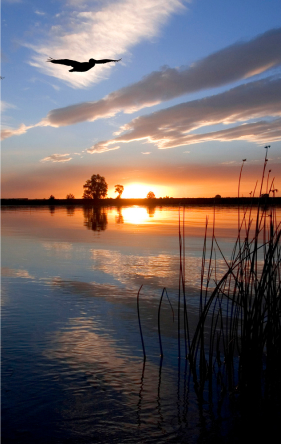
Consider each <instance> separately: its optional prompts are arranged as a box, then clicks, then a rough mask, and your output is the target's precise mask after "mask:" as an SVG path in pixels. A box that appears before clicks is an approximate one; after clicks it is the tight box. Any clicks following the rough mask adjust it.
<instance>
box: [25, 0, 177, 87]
mask: <svg viewBox="0 0 282 444" xmlns="http://www.w3.org/2000/svg"><path fill="white" fill-rule="evenodd" d="M76 3H77V2H76ZM183 3H184V2H183V1H182V0H143V1H142V2H140V1H139V0H123V1H118V2H116V1H112V2H111V3H108V4H107V6H105V7H104V8H102V9H97V3H96V2H92V3H91V6H88V7H87V8H86V9H84V10H83V11H79V12H77V11H74V12H73V13H72V14H70V15H68V16H67V17H66V16H65V14H62V16H61V15H59V16H58V19H59V20H61V21H60V24H58V25H54V26H52V28H51V29H50V34H49V37H48V39H47V40H46V41H45V43H43V44H41V45H33V44H27V45H26V46H28V47H29V48H31V49H32V50H33V51H34V52H35V53H36V54H35V55H34V56H33V57H32V60H31V61H30V64H31V65H32V66H35V67H36V68H38V69H39V70H40V71H42V72H44V73H45V74H48V75H50V76H54V77H57V78H59V79H61V80H63V81H65V82H67V83H68V84H69V85H70V86H72V87H74V88H83V87H87V86H89V85H91V84H93V83H97V82H99V81H101V80H102V79H104V78H105V76H107V74H109V72H110V70H111V69H112V67H110V66H109V65H105V66H96V67H95V68H94V69H93V70H92V71H90V72H87V75H85V74H84V73H75V75H74V74H71V73H69V72H68V70H67V69H66V67H60V66H56V67H53V66H52V65H51V64H46V58H47V57H48V56H52V57H53V58H55V59H65V58H68V59H74V60H79V61H87V60H89V59H90V58H94V59H103V58H113V59H116V58H118V57H119V58H120V56H121V55H123V54H126V53H127V52H128V50H129V49H130V48H131V47H133V46H135V45H136V44H138V43H139V42H141V41H142V40H146V39H150V38H152V37H154V36H156V35H157V34H158V33H159V31H160V28H161V26H162V25H163V24H164V23H166V22H167V21H168V19H169V17H170V16H171V15H172V14H173V13H177V12H180V11H181V10H183V8H184V5H183ZM76 6H77V5H76ZM81 6H82V7H83V5H81ZM93 42H95V45H93Z"/></svg>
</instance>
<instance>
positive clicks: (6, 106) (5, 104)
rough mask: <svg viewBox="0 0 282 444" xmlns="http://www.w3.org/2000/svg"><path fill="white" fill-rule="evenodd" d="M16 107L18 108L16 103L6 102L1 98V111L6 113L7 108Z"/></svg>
mask: <svg viewBox="0 0 282 444" xmlns="http://www.w3.org/2000/svg"><path fill="white" fill-rule="evenodd" d="M11 108H13V109H15V108H17V107H16V106H15V105H12V104H11V103H8V102H4V101H3V100H1V112H2V113H4V112H5V111H6V110H7V109H11Z"/></svg>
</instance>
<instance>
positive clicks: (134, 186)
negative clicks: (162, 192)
mask: <svg viewBox="0 0 282 444" xmlns="http://www.w3.org/2000/svg"><path fill="white" fill-rule="evenodd" d="M149 191H153V190H151V189H150V188H149V187H148V185H144V184H142V183H130V184H128V185H126V186H125V187H124V192H123V194H122V197H123V198H124V199H134V198H136V199H142V198H145V197H147V194H148V193H149Z"/></svg>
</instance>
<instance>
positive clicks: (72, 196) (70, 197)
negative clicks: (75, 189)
mask: <svg viewBox="0 0 282 444" xmlns="http://www.w3.org/2000/svg"><path fill="white" fill-rule="evenodd" d="M66 199H68V200H70V199H75V197H74V195H73V194H72V193H70V194H67V197H66Z"/></svg>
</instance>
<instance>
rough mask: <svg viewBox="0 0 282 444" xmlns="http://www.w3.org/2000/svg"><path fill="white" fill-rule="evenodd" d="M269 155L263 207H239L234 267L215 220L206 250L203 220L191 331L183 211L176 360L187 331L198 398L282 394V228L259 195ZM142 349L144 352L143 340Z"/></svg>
mask: <svg viewBox="0 0 282 444" xmlns="http://www.w3.org/2000/svg"><path fill="white" fill-rule="evenodd" d="M268 148H269V147H266V154H265V159H264V165H263V172H262V179H261V184H260V193H259V194H260V196H262V197H261V200H260V202H259V204H258V205H257V206H256V207H254V206H253V205H252V203H251V204H250V206H249V207H247V208H240V207H238V234H237V239H236V241H235V244H234V247H233V251H232V254H231V258H230V259H229V260H227V259H226V257H225V256H224V254H223V252H222V250H221V248H220V246H219V244H218V241H217V239H216V236H215V218H214V220H213V231H212V237H211V247H210V251H209V252H208V251H207V230H208V220H207V221H206V229H205V236H204V246H203V255H202V267H201V288H200V297H199V316H198V321H197V323H196V327H195V328H193V331H192V329H191V327H190V326H189V316H188V308H187V300H186V299H187V295H186V292H185V286H186V279H185V230H184V226H185V224H184V217H185V210H184V208H183V216H182V223H181V211H179V253H180V254H179V257H180V264H179V294H178V356H179V358H180V354H181V349H182V343H181V342H182V341H183V339H182V338H181V328H180V325H182V326H183V328H184V346H185V358H186V359H187V360H188V362H189V367H190V372H191V374H192V376H193V381H194V387H195V390H196V392H197V393H198V395H199V396H203V391H204V390H209V392H210V393H212V390H213V386H214V385H215V384H216V385H220V387H221V392H224V393H230V394H240V395H241V396H242V397H243V398H244V399H246V397H248V398H252V400H253V401H255V402H256V401H257V402H261V400H266V401H267V400H270V401H271V400H272V399H273V398H274V397H275V396H276V394H277V393H279V392H280V385H279V384H280V347H281V344H280V341H281V325H280V315H281V279H280V276H281V247H280V237H281V226H280V223H277V219H276V208H275V207H272V206H271V198H268V197H265V195H262V190H263V187H264V179H265V170H266V166H267V162H268V159H267V153H268ZM243 166H244V161H243V163H242V167H241V170H240V175H239V184H238V197H240V183H241V176H242V170H243ZM269 173H270V171H269ZM269 173H268V176H267V187H268V184H269ZM256 187H257V185H256ZM273 188H274V181H272V182H271V185H270V187H269V188H267V190H266V191H267V194H269V195H271V193H273V195H275V191H277V190H274V189H273ZM255 190H256V188H255ZM255 190H254V192H253V196H254V195H255ZM219 259H220V260H221V262H222V261H223V262H224V264H225V268H226V269H225V272H224V273H223V274H222V275H221V276H218V272H217V264H218V260H219ZM163 294H164V291H163V293H162V296H161V300H160V306H159V317H158V319H159V321H158V322H159V326H158V327H159V338H160V348H161V356H163V349H162V344H161V337H160V308H161V301H162V298H163ZM138 297H139V292H138ZM181 307H182V308H181ZM182 316H183V319H182V318H181V317H182ZM141 337H142V336H141ZM142 345H143V350H144V342H143V337H142ZM144 353H145V352H144ZM278 398H279V395H278Z"/></svg>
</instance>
